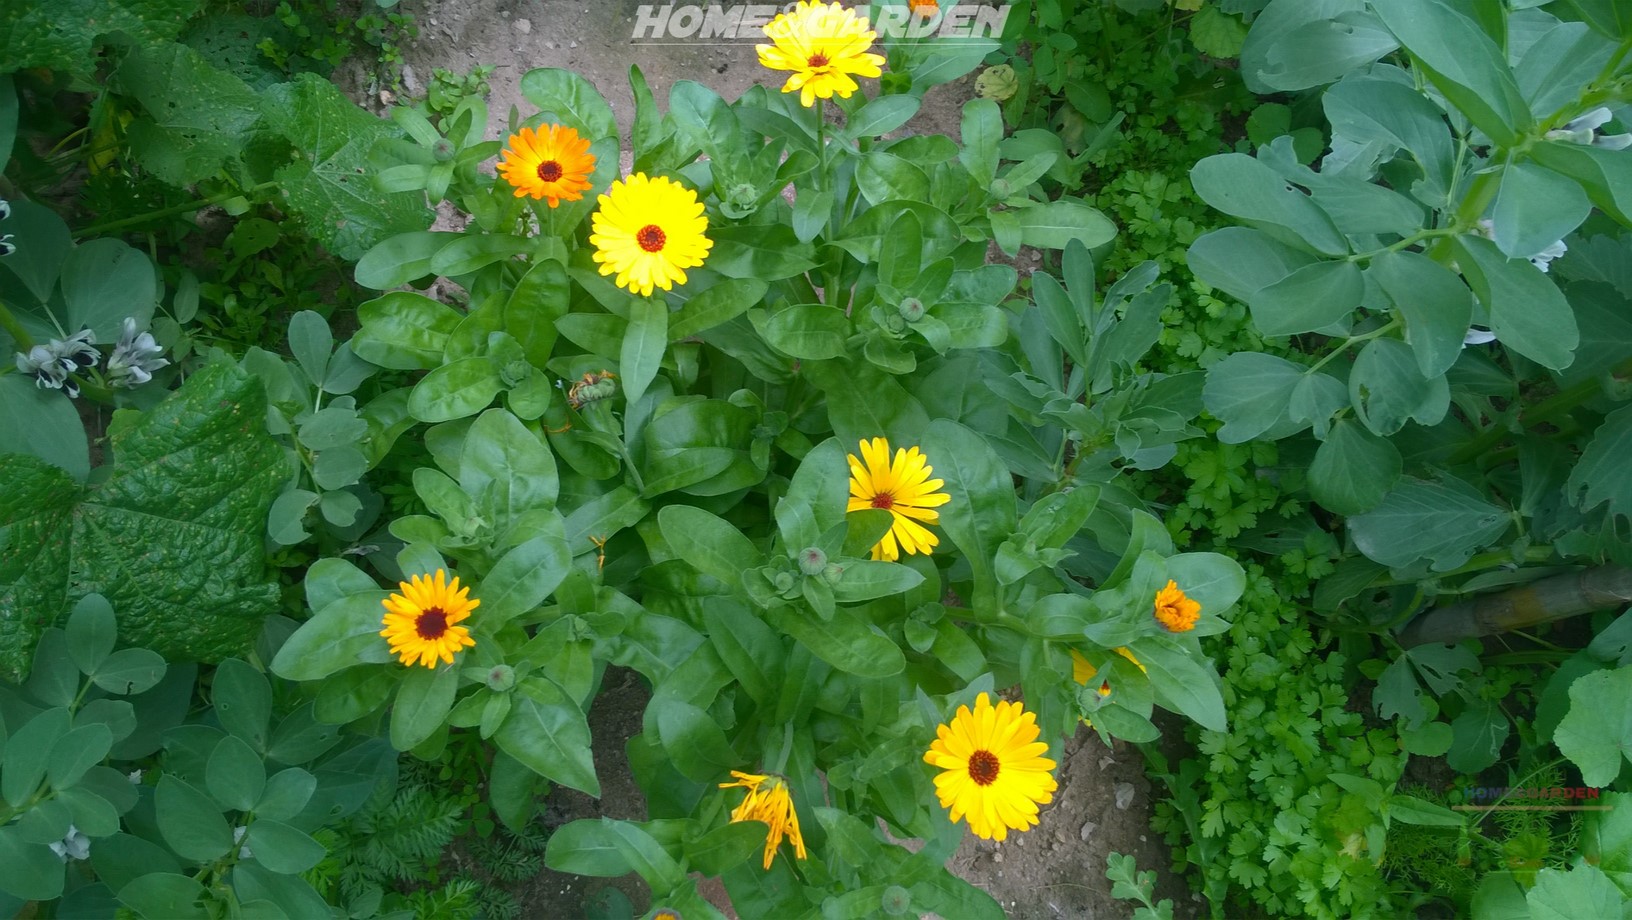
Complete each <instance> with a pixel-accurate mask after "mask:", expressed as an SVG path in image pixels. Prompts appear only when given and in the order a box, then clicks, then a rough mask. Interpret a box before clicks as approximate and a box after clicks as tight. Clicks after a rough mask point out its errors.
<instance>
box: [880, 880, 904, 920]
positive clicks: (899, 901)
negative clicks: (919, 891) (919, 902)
mask: <svg viewBox="0 0 1632 920" xmlns="http://www.w3.org/2000/svg"><path fill="white" fill-rule="evenodd" d="M879 906H881V907H883V908H884V912H885V913H886V914H889V915H890V916H892V917H900V916H903V915H905V914H906V913H907V912H908V911H911V910H912V893H911V892H909V891H907V889H905V888H902V887H901V886H900V885H891V886H890V887H888V888H886V889H884V897H883V898H882V899H881V903H880V905H879Z"/></svg>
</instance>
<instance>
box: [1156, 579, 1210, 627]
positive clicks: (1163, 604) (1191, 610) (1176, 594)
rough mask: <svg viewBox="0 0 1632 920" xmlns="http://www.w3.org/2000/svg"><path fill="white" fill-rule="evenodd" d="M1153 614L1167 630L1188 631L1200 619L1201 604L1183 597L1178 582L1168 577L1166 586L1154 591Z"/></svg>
mask: <svg viewBox="0 0 1632 920" xmlns="http://www.w3.org/2000/svg"><path fill="white" fill-rule="evenodd" d="M1155 616H1156V622H1158V623H1160V624H1162V626H1164V627H1166V629H1167V631H1168V632H1176V633H1181V632H1189V631H1190V630H1192V629H1195V628H1196V621H1197V620H1199V619H1201V605H1200V604H1198V603H1196V602H1195V601H1193V600H1191V599H1190V598H1188V597H1185V596H1184V592H1183V591H1180V590H1179V585H1178V582H1176V581H1173V580H1172V579H1168V582H1167V587H1165V588H1163V589H1162V590H1160V591H1157V592H1156V610H1155Z"/></svg>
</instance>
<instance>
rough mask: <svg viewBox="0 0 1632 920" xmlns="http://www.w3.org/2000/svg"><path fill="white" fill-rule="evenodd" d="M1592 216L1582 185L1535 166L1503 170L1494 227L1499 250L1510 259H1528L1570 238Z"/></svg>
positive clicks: (1532, 164) (1497, 195)
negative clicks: (1567, 237) (1588, 216)
mask: <svg viewBox="0 0 1632 920" xmlns="http://www.w3.org/2000/svg"><path fill="white" fill-rule="evenodd" d="M1590 213H1592V203H1591V202H1590V201H1588V200H1587V193H1586V192H1583V191H1582V190H1581V185H1580V183H1578V182H1576V181H1575V180H1574V179H1572V178H1570V177H1568V176H1562V175H1559V174H1558V173H1556V172H1554V171H1552V170H1550V169H1548V168H1547V167H1545V166H1538V165H1536V164H1534V163H1513V164H1511V165H1509V166H1508V167H1507V168H1506V169H1504V170H1502V185H1501V188H1499V189H1498V190H1497V192H1496V205H1495V210H1494V211H1493V212H1492V213H1491V224H1492V227H1493V228H1494V230H1495V236H1496V240H1495V242H1496V248H1497V249H1500V250H1501V251H1502V254H1503V255H1506V256H1507V257H1508V258H1510V259H1528V258H1530V257H1531V256H1533V255H1535V254H1536V253H1538V252H1541V251H1542V250H1543V249H1546V248H1547V247H1548V246H1551V245H1552V244H1553V243H1555V242H1557V241H1559V240H1561V239H1563V238H1564V237H1566V236H1569V235H1570V234H1571V233H1573V232H1574V231H1575V228H1577V227H1579V226H1581V222H1582V221H1584V220H1586V219H1587V215H1588V214H1590Z"/></svg>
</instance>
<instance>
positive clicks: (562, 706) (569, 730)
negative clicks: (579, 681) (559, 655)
mask: <svg viewBox="0 0 1632 920" xmlns="http://www.w3.org/2000/svg"><path fill="white" fill-rule="evenodd" d="M512 695H513V696H514V697H515V703H514V704H513V705H512V706H511V708H510V717H509V718H508V719H505V720H504V724H503V725H501V726H499V730H498V731H497V732H494V734H493V741H494V743H495V744H497V745H498V746H499V749H500V750H502V751H504V752H505V753H506V754H509V755H510V756H511V757H514V758H515V759H517V760H519V761H521V762H522V763H523V764H525V765H526V766H527V767H528V768H529V769H531V770H532V771H533V772H535V773H537V774H539V775H541V776H544V777H546V778H548V779H550V780H553V781H555V782H557V783H560V784H561V785H563V786H567V787H570V788H572V789H577V790H578V791H579V792H583V793H585V794H587V795H592V796H597V797H598V796H599V795H600V794H601V783H600V780H598V779H597V778H596V777H595V763H594V761H593V760H592V759H591V757H590V747H589V723H588V722H586V721H585V719H584V713H583V710H581V709H579V708H578V704H577V703H575V702H573V701H572V700H571V699H569V698H567V696H566V694H564V693H562V692H561V690H560V688H558V687H557V686H556V685H555V684H553V683H551V682H549V681H546V680H541V679H536V678H534V679H528V680H524V681H522V682H521V683H519V684H518V685H517V686H516V689H515V692H514V693H513V694H512Z"/></svg>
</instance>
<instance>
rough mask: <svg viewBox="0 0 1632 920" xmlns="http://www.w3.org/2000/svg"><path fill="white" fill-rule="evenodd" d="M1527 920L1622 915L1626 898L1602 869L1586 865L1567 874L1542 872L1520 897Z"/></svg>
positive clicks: (1573, 919) (1568, 919)
mask: <svg viewBox="0 0 1632 920" xmlns="http://www.w3.org/2000/svg"><path fill="white" fill-rule="evenodd" d="M1524 900H1525V903H1526V904H1528V905H1529V907H1530V917H1531V920H1580V918H1582V917H1615V916H1620V915H1623V914H1624V913H1625V905H1626V898H1625V896H1624V895H1623V894H1622V893H1621V890H1620V889H1619V888H1617V887H1615V883H1614V882H1612V881H1610V880H1609V877H1608V876H1606V875H1604V872H1603V870H1602V869H1599V868H1598V867H1597V866H1594V865H1591V864H1586V865H1578V866H1576V867H1574V868H1572V869H1570V870H1569V871H1568V872H1565V871H1563V870H1560V869H1542V870H1541V871H1539V872H1537V873H1536V884H1535V887H1534V888H1531V889H1530V890H1529V891H1528V892H1527V893H1526V894H1525V896H1524Z"/></svg>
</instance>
